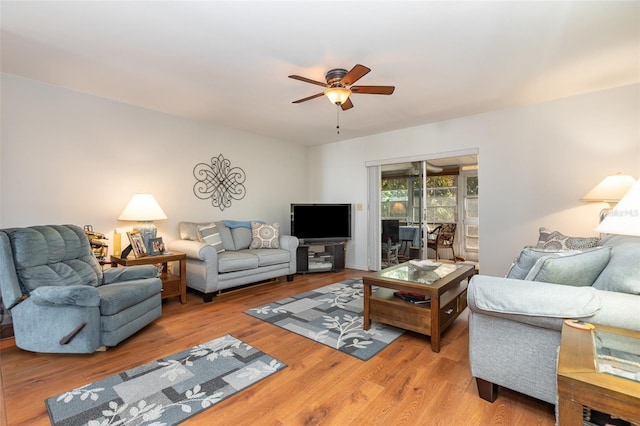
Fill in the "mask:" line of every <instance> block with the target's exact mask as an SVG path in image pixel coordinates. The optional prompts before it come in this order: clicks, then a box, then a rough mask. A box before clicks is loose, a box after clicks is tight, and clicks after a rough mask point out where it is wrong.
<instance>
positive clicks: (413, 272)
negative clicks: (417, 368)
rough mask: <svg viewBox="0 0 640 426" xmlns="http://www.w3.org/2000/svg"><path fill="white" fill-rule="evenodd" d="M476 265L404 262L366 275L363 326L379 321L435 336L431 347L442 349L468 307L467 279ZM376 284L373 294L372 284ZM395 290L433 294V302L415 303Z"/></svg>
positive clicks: (434, 349)
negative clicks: (430, 267) (426, 266)
mask: <svg viewBox="0 0 640 426" xmlns="http://www.w3.org/2000/svg"><path fill="white" fill-rule="evenodd" d="M475 273H476V269H475V266H473V265H467V264H449V263H443V264H442V265H441V266H440V267H439V268H438V269H436V270H435V271H424V270H419V269H417V268H415V267H413V266H411V264H410V262H405V263H401V264H400V265H396V266H393V267H391V268H387V269H383V270H382V271H380V272H376V273H374V274H371V275H366V276H364V277H362V283H363V284H364V313H363V315H364V323H363V329H365V330H368V329H369V328H370V327H371V321H372V320H373V321H378V322H381V323H384V324H389V325H393V326H395V327H400V328H404V329H405V330H411V331H415V332H417V333H420V334H425V335H427V336H431V350H432V351H433V352H440V336H441V335H442V332H443V331H444V330H445V329H446V328H447V327H448V326H449V325H450V324H451V323H452V322H453V321H454V320H455V319H456V318H457V317H458V316H459V315H460V313H461V312H462V311H464V309H465V308H466V307H467V285H468V284H467V282H465V279H467V278H470V277H472V276H473V275H474V274H475ZM372 286H376V287H378V289H377V290H376V294H375V295H373V294H372V291H371V287H372ZM395 291H406V292H409V293H419V294H424V295H428V296H430V297H431V302H430V303H429V304H423V305H414V304H411V303H410V302H407V301H404V300H402V299H399V298H398V297H395V296H394V292H395Z"/></svg>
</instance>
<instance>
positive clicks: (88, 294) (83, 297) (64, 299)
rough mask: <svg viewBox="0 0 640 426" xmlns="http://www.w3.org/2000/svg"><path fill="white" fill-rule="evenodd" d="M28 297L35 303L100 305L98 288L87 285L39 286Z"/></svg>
mask: <svg viewBox="0 0 640 426" xmlns="http://www.w3.org/2000/svg"><path fill="white" fill-rule="evenodd" d="M29 298H30V299H31V301H32V302H33V303H35V304H37V305H69V306H100V293H98V289H96V288H95V287H91V286H88V285H70V286H65V287H57V286H45V287H39V288H37V289H35V290H34V291H32V292H31V294H30V296H29Z"/></svg>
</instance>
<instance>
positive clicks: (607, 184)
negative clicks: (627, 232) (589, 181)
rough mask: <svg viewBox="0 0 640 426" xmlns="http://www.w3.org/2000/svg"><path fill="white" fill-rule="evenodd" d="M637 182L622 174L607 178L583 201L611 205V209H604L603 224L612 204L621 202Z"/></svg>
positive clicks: (583, 198)
mask: <svg viewBox="0 0 640 426" xmlns="http://www.w3.org/2000/svg"><path fill="white" fill-rule="evenodd" d="M635 182H636V180H635V179H634V178H633V177H631V176H628V175H623V174H622V173H616V174H615V175H611V176H607V177H606V178H604V179H603V180H602V182H600V183H599V184H597V185H596V186H595V187H594V188H593V189H592V190H591V191H589V192H587V193H586V194H585V196H584V197H582V200H584V201H594V202H600V203H609V207H607V208H604V209H602V211H601V212H600V222H602V221H603V220H604V218H605V217H606V216H607V214H608V213H609V212H610V211H611V204H615V203H617V202H618V201H620V199H621V198H622V197H623V196H624V195H625V194H626V193H627V191H628V190H629V189H630V188H631V187H632V186H633V184H634V183H635Z"/></svg>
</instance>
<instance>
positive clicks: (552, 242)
mask: <svg viewBox="0 0 640 426" xmlns="http://www.w3.org/2000/svg"><path fill="white" fill-rule="evenodd" d="M539 231H540V237H539V238H538V245H537V246H536V248H539V249H545V250H584V249H588V248H592V247H596V246H597V245H598V243H599V242H600V238H598V237H568V236H566V235H563V234H561V233H560V232H558V231H551V230H550V229H547V228H545V227H542V228H540V230H539Z"/></svg>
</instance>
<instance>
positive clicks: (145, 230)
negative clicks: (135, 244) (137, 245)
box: [133, 222, 158, 253]
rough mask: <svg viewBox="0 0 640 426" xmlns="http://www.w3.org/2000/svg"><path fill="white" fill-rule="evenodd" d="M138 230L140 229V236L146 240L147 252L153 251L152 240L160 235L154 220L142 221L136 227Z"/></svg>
mask: <svg viewBox="0 0 640 426" xmlns="http://www.w3.org/2000/svg"><path fill="white" fill-rule="evenodd" d="M133 229H134V230H136V231H140V236H141V237H142V241H143V242H144V246H145V247H146V248H147V253H151V252H152V251H153V250H152V248H151V240H152V239H153V238H156V235H158V229H157V228H156V226H155V225H154V224H153V222H140V223H138V224H137V225H136V226H135V227H134V228H133Z"/></svg>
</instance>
